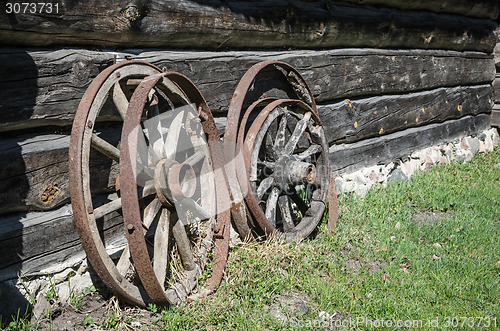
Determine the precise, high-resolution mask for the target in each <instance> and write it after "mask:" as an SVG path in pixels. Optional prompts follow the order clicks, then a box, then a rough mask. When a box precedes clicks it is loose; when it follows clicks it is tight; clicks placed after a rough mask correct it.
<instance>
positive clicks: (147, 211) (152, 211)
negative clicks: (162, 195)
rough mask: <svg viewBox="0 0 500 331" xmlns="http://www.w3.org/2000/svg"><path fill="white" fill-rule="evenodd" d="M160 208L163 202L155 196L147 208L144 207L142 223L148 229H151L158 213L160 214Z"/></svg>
mask: <svg viewBox="0 0 500 331" xmlns="http://www.w3.org/2000/svg"><path fill="white" fill-rule="evenodd" d="M160 208H161V202H160V199H158V198H155V199H154V200H153V201H151V202H150V203H149V204H148V205H147V206H146V208H144V214H143V217H142V220H143V221H142V225H143V227H144V229H145V230H146V231H147V230H149V227H150V226H151V224H153V221H154V219H155V217H156V215H157V214H158V211H159V210H160Z"/></svg>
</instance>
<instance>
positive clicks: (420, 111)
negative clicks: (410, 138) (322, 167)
mask: <svg viewBox="0 0 500 331" xmlns="http://www.w3.org/2000/svg"><path fill="white" fill-rule="evenodd" d="M492 106H493V104H492V89H491V85H479V86H469V87H453V88H439V89H435V90H430V91H425V92H417V93H409V94H403V95H384V96H379V97H371V98H363V99H351V100H350V99H346V100H343V101H340V102H337V103H333V104H328V105H320V106H318V110H319V112H320V117H321V120H322V121H323V126H324V127H325V131H326V135H327V138H328V141H329V142H330V144H332V143H351V142H355V141H358V140H362V139H367V138H372V137H380V136H383V135H386V134H390V133H392V132H396V131H400V130H404V129H408V128H411V127H416V126H423V125H426V124H429V123H436V122H444V121H446V120H450V119H456V118H460V117H463V116H466V115H477V114H480V113H489V112H490V111H491V107H492Z"/></svg>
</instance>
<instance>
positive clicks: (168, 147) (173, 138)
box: [163, 111, 184, 160]
mask: <svg viewBox="0 0 500 331" xmlns="http://www.w3.org/2000/svg"><path fill="white" fill-rule="evenodd" d="M183 119H184V111H180V112H179V113H178V114H177V115H176V116H175V118H174V119H173V121H172V123H171V124H170V127H169V129H168V133H167V138H166V139H165V151H164V154H163V155H165V157H166V158H167V159H171V160H174V159H175V153H176V152H177V143H178V141H179V135H180V132H181V129H182V121H183Z"/></svg>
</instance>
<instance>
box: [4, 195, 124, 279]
mask: <svg viewBox="0 0 500 331" xmlns="http://www.w3.org/2000/svg"><path fill="white" fill-rule="evenodd" d="M115 197H116V196H110V197H109V198H110V199H113V198H115ZM102 200H103V201H101V203H103V202H104V201H106V200H107V199H104V198H103V199H102ZM98 227H99V228H100V229H101V231H102V234H103V235H104V238H105V241H106V245H107V247H111V246H112V245H117V244H118V243H120V242H122V243H123V242H124V233H123V230H124V228H123V221H122V218H121V216H120V215H119V214H118V213H116V212H115V213H113V214H110V215H108V216H106V217H105V219H104V220H102V222H101V223H99V224H98ZM82 253H83V249H82V246H81V244H80V237H79V236H78V233H77V231H76V228H75V223H74V221H73V216H72V211H71V206H70V205H65V206H63V207H61V208H59V209H57V210H53V211H48V212H32V213H27V214H26V213H19V214H11V215H8V216H3V217H1V218H0V282H1V281H3V280H5V279H10V278H17V276H18V275H19V274H21V275H24V276H33V275H35V274H38V273H39V272H40V271H41V270H44V269H47V268H48V267H51V266H52V267H53V266H57V265H66V264H67V262H68V260H70V259H72V258H74V257H75V256H80V257H81V258H83V257H84V255H83V254H82ZM66 267H69V266H68V265H66ZM63 269H64V267H63ZM59 271H61V270H59Z"/></svg>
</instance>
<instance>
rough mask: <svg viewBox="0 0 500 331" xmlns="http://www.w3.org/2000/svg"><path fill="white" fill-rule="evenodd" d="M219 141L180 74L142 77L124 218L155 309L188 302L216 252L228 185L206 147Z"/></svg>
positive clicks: (126, 167) (127, 131)
mask: <svg viewBox="0 0 500 331" xmlns="http://www.w3.org/2000/svg"><path fill="white" fill-rule="evenodd" d="M184 90H186V91H191V93H185V92H184ZM193 93H194V95H193ZM151 96H153V97H154V98H153V99H152V98H151ZM151 100H153V101H154V102H153V105H152V106H151ZM191 102H193V104H191ZM148 105H149V107H148ZM217 138H218V136H217V129H216V127H215V123H214V121H213V117H212V115H211V113H210V110H209V109H208V106H207V105H206V103H205V101H204V100H203V98H202V97H201V94H200V93H199V92H198V91H197V90H196V88H195V87H194V85H193V84H192V83H191V82H190V81H189V80H188V79H187V78H186V77H184V76H182V75H180V74H177V73H163V74H156V75H152V76H150V77H147V78H146V79H144V80H143V81H142V82H141V83H140V84H139V86H138V87H137V89H136V91H135V92H134V94H133V96H132V98H131V100H130V105H129V108H128V112H127V116H126V118H125V122H124V126H123V131H122V138H121V140H122V147H121V155H122V157H121V159H120V183H121V194H122V200H123V216H124V222H125V226H126V228H127V233H126V236H127V240H128V242H129V245H130V251H131V255H132V258H133V260H134V262H135V268H136V270H137V273H138V274H139V277H140V279H141V281H142V284H143V285H144V287H145V289H146V291H147V293H148V294H149V296H150V297H151V298H152V299H153V301H154V302H156V303H160V304H167V303H168V304H175V303H178V302H179V301H180V300H182V299H183V298H184V297H186V296H187V295H188V294H189V293H190V292H191V291H192V290H193V288H194V287H195V285H196V283H197V278H198V277H199V276H200V275H201V274H202V272H203V269H204V267H205V264H206V262H207V258H208V254H209V252H210V250H211V249H212V248H213V246H214V226H215V222H216V210H217V208H216V198H217V199H219V198H220V196H219V194H218V192H220V190H221V186H223V187H222V189H224V188H225V183H224V180H222V182H218V183H217V184H216V178H215V177H216V176H217V175H216V174H215V173H214V167H213V160H212V150H213V149H212V148H211V147H209V145H208V144H207V141H215V140H217ZM219 175H220V174H219ZM222 178H223V175H222ZM221 183H222V185H221ZM216 185H217V187H218V188H219V190H217V189H216ZM150 191H151V192H153V194H152V195H151V196H150V197H149V198H147V199H142V201H141V199H140V198H141V196H142V195H144V192H150ZM227 239H228V238H227Z"/></svg>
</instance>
